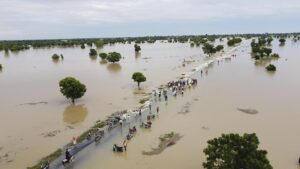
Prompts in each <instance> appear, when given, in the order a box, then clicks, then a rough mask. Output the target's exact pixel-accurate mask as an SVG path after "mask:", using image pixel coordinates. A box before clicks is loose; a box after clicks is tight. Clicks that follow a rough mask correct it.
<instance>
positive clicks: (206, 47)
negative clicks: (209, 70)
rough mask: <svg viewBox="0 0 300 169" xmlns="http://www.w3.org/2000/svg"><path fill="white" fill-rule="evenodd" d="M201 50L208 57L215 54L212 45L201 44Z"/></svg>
mask: <svg viewBox="0 0 300 169" xmlns="http://www.w3.org/2000/svg"><path fill="white" fill-rule="evenodd" d="M202 50H203V52H204V53H205V54H208V55H209V56H210V55H211V54H214V53H216V49H215V48H214V46H213V45H211V44H209V43H204V44H203V47H202Z"/></svg>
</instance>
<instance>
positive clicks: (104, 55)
mask: <svg viewBox="0 0 300 169" xmlns="http://www.w3.org/2000/svg"><path fill="white" fill-rule="evenodd" d="M107 56H108V55H107V53H100V54H99V57H100V58H101V59H106V58H107Z"/></svg>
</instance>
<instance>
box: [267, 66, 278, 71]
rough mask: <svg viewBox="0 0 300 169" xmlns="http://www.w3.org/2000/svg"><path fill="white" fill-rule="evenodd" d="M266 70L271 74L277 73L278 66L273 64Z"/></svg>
mask: <svg viewBox="0 0 300 169" xmlns="http://www.w3.org/2000/svg"><path fill="white" fill-rule="evenodd" d="M266 70H267V71H269V72H275V71H276V66H275V65H273V64H269V65H268V66H267V67H266Z"/></svg>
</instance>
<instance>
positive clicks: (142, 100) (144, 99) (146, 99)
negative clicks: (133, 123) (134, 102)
mask: <svg viewBox="0 0 300 169" xmlns="http://www.w3.org/2000/svg"><path fill="white" fill-rule="evenodd" d="M149 99H150V98H149V97H147V98H143V99H141V100H140V101H139V103H140V104H144V103H146V101H148V100H149Z"/></svg>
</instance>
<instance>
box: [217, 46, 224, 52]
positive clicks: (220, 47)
mask: <svg viewBox="0 0 300 169" xmlns="http://www.w3.org/2000/svg"><path fill="white" fill-rule="evenodd" d="M223 49H224V46H223V45H218V46H216V51H217V52H219V51H221V50H223Z"/></svg>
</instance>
